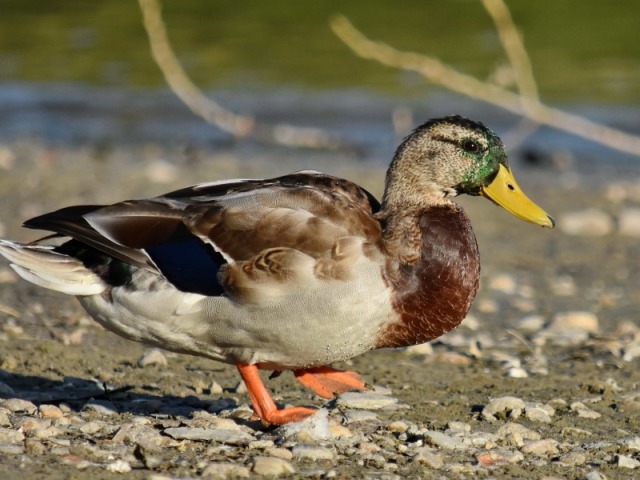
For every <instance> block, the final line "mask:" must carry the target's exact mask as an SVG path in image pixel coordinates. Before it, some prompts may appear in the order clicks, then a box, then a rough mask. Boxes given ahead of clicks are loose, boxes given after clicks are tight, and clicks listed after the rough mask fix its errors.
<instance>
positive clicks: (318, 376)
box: [293, 367, 366, 398]
mask: <svg viewBox="0 0 640 480" xmlns="http://www.w3.org/2000/svg"><path fill="white" fill-rule="evenodd" d="M293 374H294V375H295V376H296V380H298V381H299V382H300V383H301V384H302V385H304V386H305V387H307V388H309V389H311V390H313V392H314V393H315V394H316V395H319V396H320V397H322V398H333V397H335V396H336V395H339V394H341V393H344V392H346V391H348V390H364V389H365V388H366V387H365V385H364V383H362V381H360V375H358V374H357V373H355V372H345V371H343V370H336V369H335V368H331V367H315V368H305V369H300V370H294V371H293Z"/></svg>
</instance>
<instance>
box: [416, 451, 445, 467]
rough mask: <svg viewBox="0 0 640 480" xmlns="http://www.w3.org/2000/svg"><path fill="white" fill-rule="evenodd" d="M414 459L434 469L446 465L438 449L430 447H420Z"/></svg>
mask: <svg viewBox="0 0 640 480" xmlns="http://www.w3.org/2000/svg"><path fill="white" fill-rule="evenodd" d="M413 461H414V462H417V463H418V464H420V465H425V466H427V467H429V468H432V469H434V470H438V469H440V468H442V467H444V460H443V458H442V455H440V454H439V453H438V451H437V450H435V449H433V448H430V447H421V448H419V449H418V450H417V453H416V456H415V457H414V459H413Z"/></svg>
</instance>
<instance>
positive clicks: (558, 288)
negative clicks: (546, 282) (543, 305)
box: [550, 275, 578, 297]
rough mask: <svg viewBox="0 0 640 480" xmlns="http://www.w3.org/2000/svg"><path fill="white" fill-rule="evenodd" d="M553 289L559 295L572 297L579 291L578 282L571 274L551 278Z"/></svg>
mask: <svg viewBox="0 0 640 480" xmlns="http://www.w3.org/2000/svg"><path fill="white" fill-rule="evenodd" d="M550 283H551V290H552V291H553V293H554V294H555V295H557V296H559V297H570V296H572V295H575V294H576V293H577V291H578V287H577V286H576V282H575V281H574V280H573V277H572V276H570V275H560V276H558V277H555V278H553V279H551V282H550Z"/></svg>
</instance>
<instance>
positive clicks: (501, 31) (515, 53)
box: [482, 0, 538, 107]
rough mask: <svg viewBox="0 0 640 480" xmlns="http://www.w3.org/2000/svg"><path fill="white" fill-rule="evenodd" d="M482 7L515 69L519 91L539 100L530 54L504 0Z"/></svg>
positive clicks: (485, 0)
mask: <svg viewBox="0 0 640 480" xmlns="http://www.w3.org/2000/svg"><path fill="white" fill-rule="evenodd" d="M482 5H484V8H485V10H486V11H487V13H488V14H489V16H490V17H491V19H492V20H493V23H494V25H495V27H496V32H498V38H499V39H500V44H501V45H502V48H503V49H504V53H505V54H506V55H507V58H508V59H509V64H510V65H511V68H512V69H513V73H514V77H515V81H516V85H517V86H518V91H519V92H520V94H521V95H522V96H524V97H529V98H533V99H536V100H537V99H538V85H537V84H536V79H535V77H534V76H533V67H532V66H531V60H529V54H528V53H527V49H526V48H525V46H524V43H523V42H522V37H521V36H520V34H519V33H518V29H517V28H516V25H515V23H514V22H513V19H512V18H511V13H510V12H509V9H508V8H507V6H506V5H505V3H504V2H503V1H502V0H482ZM525 107H526V105H525Z"/></svg>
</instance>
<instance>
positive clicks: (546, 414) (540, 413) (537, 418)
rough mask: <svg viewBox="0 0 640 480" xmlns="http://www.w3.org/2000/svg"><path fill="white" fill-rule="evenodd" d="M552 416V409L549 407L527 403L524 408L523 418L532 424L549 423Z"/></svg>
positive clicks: (553, 411) (553, 412)
mask: <svg viewBox="0 0 640 480" xmlns="http://www.w3.org/2000/svg"><path fill="white" fill-rule="evenodd" d="M554 414H555V410H554V408H553V407H551V406H549V405H540V404H530V403H527V404H526V407H525V417H526V418H527V419H529V420H531V421H532V422H541V423H551V417H552V416H553V415H554Z"/></svg>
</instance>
